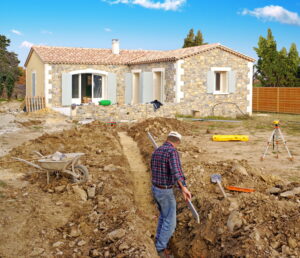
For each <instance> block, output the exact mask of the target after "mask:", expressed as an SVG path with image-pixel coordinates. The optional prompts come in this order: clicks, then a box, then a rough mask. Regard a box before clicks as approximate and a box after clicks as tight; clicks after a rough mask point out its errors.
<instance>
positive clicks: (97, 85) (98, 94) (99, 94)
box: [92, 74, 103, 103]
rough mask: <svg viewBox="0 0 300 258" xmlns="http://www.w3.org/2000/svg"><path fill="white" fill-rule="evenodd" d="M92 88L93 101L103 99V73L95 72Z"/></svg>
mask: <svg viewBox="0 0 300 258" xmlns="http://www.w3.org/2000/svg"><path fill="white" fill-rule="evenodd" d="M92 88H93V90H92V101H93V102H94V103H98V102H99V101H100V100H101V99H103V77H102V76H101V75H97V74H93V86H92Z"/></svg>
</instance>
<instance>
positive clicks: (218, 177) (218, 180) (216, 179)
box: [210, 174, 227, 198]
mask: <svg viewBox="0 0 300 258" xmlns="http://www.w3.org/2000/svg"><path fill="white" fill-rule="evenodd" d="M210 180H211V182H212V183H214V184H215V183H217V184H218V186H219V188H220V190H221V192H222V194H223V195H224V198H227V195H226V193H225V191H224V189H223V186H222V185H221V180H222V177H221V175H220V174H213V175H211V176H210Z"/></svg>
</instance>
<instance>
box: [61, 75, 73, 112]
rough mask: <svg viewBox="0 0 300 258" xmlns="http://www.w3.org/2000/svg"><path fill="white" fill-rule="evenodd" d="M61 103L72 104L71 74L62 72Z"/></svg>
mask: <svg viewBox="0 0 300 258" xmlns="http://www.w3.org/2000/svg"><path fill="white" fill-rule="evenodd" d="M61 104H62V106H70V105H71V104H72V75H71V74H69V73H62V76H61Z"/></svg>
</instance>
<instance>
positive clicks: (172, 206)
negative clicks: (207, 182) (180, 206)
mask: <svg viewBox="0 0 300 258" xmlns="http://www.w3.org/2000/svg"><path fill="white" fill-rule="evenodd" d="M180 141H181V135H180V134H179V133H177V132H170V133H169V135H168V137H167V140H166V142H165V143H164V144H163V145H162V146H160V147H159V148H157V149H156V150H155V151H154V152H153V154H152V158H151V171H152V192H153V196H154V199H155V201H156V203H157V206H158V209H159V212H160V215H159V219H158V225H157V231H156V237H155V240H156V241H155V246H156V250H157V252H158V255H159V256H160V257H173V255H171V253H170V251H169V250H168V249H167V245H168V242H169V240H170V238H171V236H172V234H173V233H174V231H175V228H176V200H175V196H174V193H173V187H174V185H176V184H177V185H178V187H180V188H181V191H182V194H183V197H184V199H185V200H190V199H191V193H190V191H189V190H188V189H187V187H186V183H185V177H184V174H183V171H182V168H181V162H180V159H179V154H178V152H177V150H176V147H177V146H178V145H179V144H180Z"/></svg>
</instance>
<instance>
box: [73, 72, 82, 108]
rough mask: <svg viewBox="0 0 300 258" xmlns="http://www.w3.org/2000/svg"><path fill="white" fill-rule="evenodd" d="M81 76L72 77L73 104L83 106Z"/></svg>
mask: <svg viewBox="0 0 300 258" xmlns="http://www.w3.org/2000/svg"><path fill="white" fill-rule="evenodd" d="M80 77H81V76H80V74H74V75H72V104H81V90H80V87H81V83H80V81H81V78H80Z"/></svg>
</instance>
